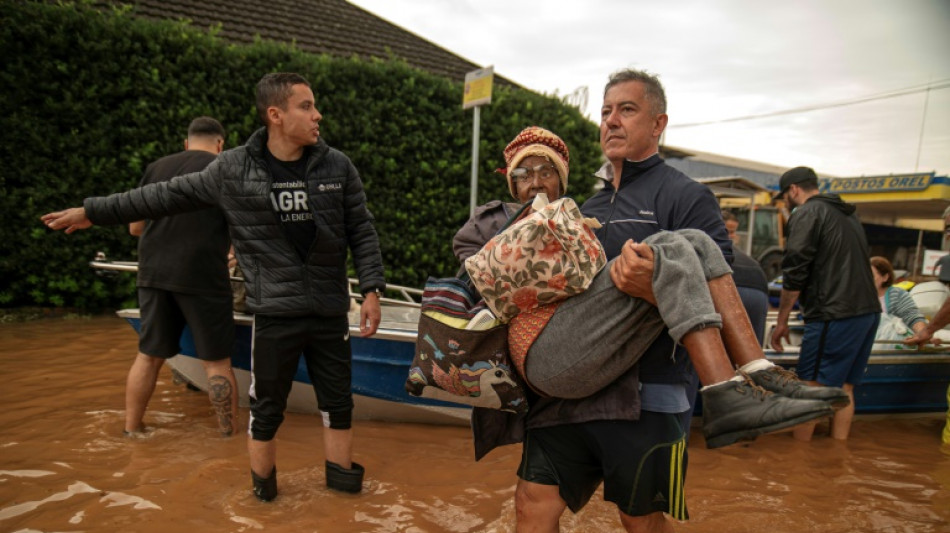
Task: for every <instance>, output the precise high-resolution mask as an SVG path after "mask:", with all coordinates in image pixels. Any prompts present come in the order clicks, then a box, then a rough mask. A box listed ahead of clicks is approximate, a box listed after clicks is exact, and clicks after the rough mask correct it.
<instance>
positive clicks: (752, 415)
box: [701, 374, 834, 448]
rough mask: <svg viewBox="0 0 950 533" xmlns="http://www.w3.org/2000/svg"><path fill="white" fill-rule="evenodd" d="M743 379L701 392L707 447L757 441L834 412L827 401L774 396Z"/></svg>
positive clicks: (747, 378) (746, 377)
mask: <svg viewBox="0 0 950 533" xmlns="http://www.w3.org/2000/svg"><path fill="white" fill-rule="evenodd" d="M743 376H744V377H745V379H744V380H743V381H727V382H725V383H720V384H718V385H714V386H712V387H709V388H706V389H703V390H702V391H701V394H702V395H703V436H705V437H706V447H707V448H720V447H722V446H728V445H730V444H734V443H736V442H738V441H740V440H750V439H754V438H756V437H758V436H759V435H762V434H764V433H771V432H773V431H778V430H780V429H786V428H790V427H792V426H797V425H799V424H801V423H804V422H808V421H811V420H814V419H816V418H821V417H825V416H831V415H832V414H833V413H834V410H833V409H832V408H831V406H830V405H828V403H827V402H824V401H821V400H801V399H795V398H787V397H785V396H780V395H777V394H773V393H772V392H770V391H767V390H765V389H763V388H762V387H759V386H758V385H756V384H755V383H753V382H752V380H751V379H750V378H749V377H748V375H746V374H743Z"/></svg>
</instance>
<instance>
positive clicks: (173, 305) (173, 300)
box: [138, 287, 234, 361]
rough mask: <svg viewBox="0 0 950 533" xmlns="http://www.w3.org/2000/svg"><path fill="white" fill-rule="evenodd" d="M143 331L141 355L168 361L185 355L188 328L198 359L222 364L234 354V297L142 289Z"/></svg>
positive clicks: (140, 306)
mask: <svg viewBox="0 0 950 533" xmlns="http://www.w3.org/2000/svg"><path fill="white" fill-rule="evenodd" d="M138 292H139V310H140V313H141V323H142V326H141V329H140V331H139V351H140V352H142V353H144V354H145V355H149V356H152V357H160V358H162V359H168V358H169V357H174V356H176V355H178V354H179V353H180V352H181V346H180V340H181V334H182V332H183V331H184V329H185V325H186V324H187V325H188V327H189V329H190V330H191V336H192V338H193V339H194V343H195V350H196V351H197V352H198V353H197V355H198V359H201V360H202V361H220V360H222V359H227V358H229V357H231V352H232V351H233V350H234V314H233V312H232V311H231V297H230V296H228V295H224V296H208V295H205V294H185V293H180V292H171V291H166V290H162V289H153V288H151V287H139V291H138Z"/></svg>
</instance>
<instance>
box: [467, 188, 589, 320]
mask: <svg viewBox="0 0 950 533" xmlns="http://www.w3.org/2000/svg"><path fill="white" fill-rule="evenodd" d="M532 208H533V209H534V211H533V212H532V213H531V214H530V215H528V216H526V217H524V218H522V219H521V220H519V221H518V222H515V223H514V224H512V225H511V226H509V227H508V228H507V229H505V230H504V231H502V232H501V233H499V234H498V235H496V236H495V237H493V238H492V239H491V240H490V241H488V243H487V244H486V245H485V246H484V247H482V249H481V250H480V251H479V252H478V253H477V254H475V255H473V256H471V257H469V258H468V259H466V260H465V269H466V271H467V272H468V274H469V276H470V277H471V279H472V282H473V283H474V284H475V287H476V288H477V289H478V292H480V293H481V295H482V297H483V298H484V299H485V302H486V303H487V304H488V307H489V308H490V309H491V310H492V312H493V313H495V316H497V317H498V318H499V319H500V320H501V321H502V322H508V321H510V320H511V318H512V317H514V316H515V315H517V314H518V313H519V312H521V311H524V310H527V309H533V308H535V307H537V306H539V305H543V304H549V303H553V302H557V301H560V300H563V299H565V298H567V297H569V296H573V295H575V294H579V293H581V292H583V291H584V290H586V289H587V287H589V286H590V283H591V281H592V280H593V279H594V276H595V275H597V273H598V272H599V271H600V269H602V268H603V267H604V266H605V265H606V264H607V257H606V256H605V255H604V250H603V248H602V247H601V245H600V242H599V241H598V240H597V237H596V236H595V235H594V232H593V230H592V229H591V228H592V227H595V228H596V227H599V226H600V225H599V224H598V223H597V221H596V220H593V219H585V218H584V217H583V216H582V215H581V212H580V210H579V209H578V208H577V204H576V203H575V202H574V200H573V199H571V198H561V199H559V200H556V201H554V202H550V203H548V202H547V197H546V196H545V195H544V194H539V195H538V197H537V198H535V202H534V205H533V206H532Z"/></svg>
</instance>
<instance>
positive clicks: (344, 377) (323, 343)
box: [250, 315, 353, 441]
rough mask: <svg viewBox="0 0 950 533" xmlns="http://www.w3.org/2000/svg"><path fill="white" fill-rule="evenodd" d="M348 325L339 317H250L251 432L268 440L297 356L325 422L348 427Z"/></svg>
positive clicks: (350, 404) (350, 407)
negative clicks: (251, 339) (252, 334)
mask: <svg viewBox="0 0 950 533" xmlns="http://www.w3.org/2000/svg"><path fill="white" fill-rule="evenodd" d="M349 332H350V327H349V322H348V320H347V317H346V315H343V316H340V317H319V316H306V317H269V316H263V315H256V316H255V317H254V346H253V356H252V360H251V394H250V395H251V428H250V429H251V434H252V436H253V437H254V439H256V440H265V441H266V440H270V439H271V438H273V435H274V434H275V433H276V431H277V427H278V426H280V424H281V422H282V421H283V413H284V409H286V407H287V397H288V395H289V394H290V389H291V387H292V386H293V382H294V376H295V375H296V374H297V367H298V363H299V361H300V357H301V355H302V356H303V358H304V362H305V363H306V367H307V376H308V377H309V378H310V382H311V383H312V384H313V390H314V392H315V393H316V395H317V408H318V409H320V411H322V412H323V413H325V425H327V426H329V427H331V428H333V429H348V428H349V427H350V425H351V417H352V411H353V393H352V391H351V389H350V385H351V379H352V378H351V376H352V355H351V351H350V335H349Z"/></svg>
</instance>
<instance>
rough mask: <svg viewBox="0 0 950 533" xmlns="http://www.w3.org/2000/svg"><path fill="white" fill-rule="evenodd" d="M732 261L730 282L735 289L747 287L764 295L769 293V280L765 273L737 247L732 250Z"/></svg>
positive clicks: (757, 263)
mask: <svg viewBox="0 0 950 533" xmlns="http://www.w3.org/2000/svg"><path fill="white" fill-rule="evenodd" d="M732 254H733V257H734V260H733V261H732V280H733V281H734V282H735V284H736V287H748V288H750V289H756V290H759V291H762V292H764V293H766V294H768V292H769V280H768V279H766V277H765V271H764V270H762V266H761V265H759V262H758V261H756V260H755V259H752V257H750V256H749V255H748V254H747V253H745V252H743V251H742V250H740V249H739V248H738V247H736V248H733V249H732Z"/></svg>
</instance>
